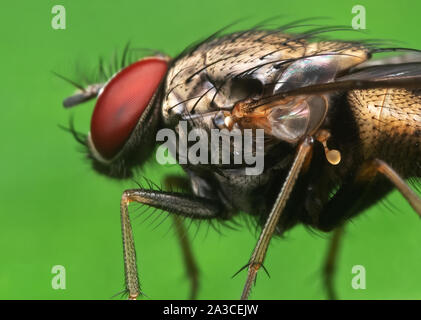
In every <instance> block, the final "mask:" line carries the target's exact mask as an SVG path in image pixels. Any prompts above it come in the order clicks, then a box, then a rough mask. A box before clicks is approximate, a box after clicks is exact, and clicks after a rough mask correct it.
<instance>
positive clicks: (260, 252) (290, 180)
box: [241, 137, 313, 300]
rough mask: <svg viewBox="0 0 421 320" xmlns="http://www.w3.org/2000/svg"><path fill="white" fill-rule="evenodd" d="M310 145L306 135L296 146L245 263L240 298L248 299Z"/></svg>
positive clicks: (311, 141)
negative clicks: (255, 242) (270, 208)
mask: <svg viewBox="0 0 421 320" xmlns="http://www.w3.org/2000/svg"><path fill="white" fill-rule="evenodd" d="M312 146H313V138H312V137H307V138H306V139H305V140H304V141H303V142H302V143H301V144H300V145H299V147H298V152H297V155H296V156H295V159H294V162H293V164H292V167H291V169H290V171H289V172H288V175H287V177H286V180H285V183H284V185H283V186H282V189H281V192H280V193H279V195H278V197H277V199H276V201H275V204H274V206H273V208H272V211H271V212H270V214H269V217H268V219H267V220H266V223H265V226H264V227H263V230H262V232H261V234H260V237H259V240H258V241H257V244H256V247H255V249H254V251H253V254H252V255H251V258H250V260H249V262H248V264H247V266H248V273H247V280H246V283H245V285H244V289H243V293H242V294H241V299H242V300H245V299H248V296H249V294H250V291H251V287H252V285H253V283H254V282H255V280H256V276H257V271H258V270H259V269H260V267H262V266H263V261H264V259H265V256H266V252H267V249H268V246H269V243H270V240H271V238H272V235H273V233H274V231H275V228H276V226H277V224H278V221H279V217H280V216H281V213H282V210H283V209H284V207H285V205H286V202H287V200H288V198H289V195H290V194H291V191H292V189H293V187H294V184H295V182H296V180H297V178H298V176H299V174H300V171H301V167H302V165H303V163H304V161H305V160H306V158H307V155H308V154H309V153H310V151H311V150H312Z"/></svg>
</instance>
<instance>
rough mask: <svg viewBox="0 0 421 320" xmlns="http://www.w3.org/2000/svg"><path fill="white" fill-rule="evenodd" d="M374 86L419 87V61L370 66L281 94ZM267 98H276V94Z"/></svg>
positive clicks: (289, 94) (317, 92)
mask: <svg viewBox="0 0 421 320" xmlns="http://www.w3.org/2000/svg"><path fill="white" fill-rule="evenodd" d="M374 88H404V89H418V88H421V62H412V63H402V64H388V65H378V66H371V67H367V68H364V69H360V70H357V71H355V72H353V73H350V74H347V75H345V76H342V77H339V78H336V79H335V81H333V82H329V83H321V84H315V85H309V86H306V87H301V88H298V89H293V90H290V91H286V92H282V96H295V95H302V94H320V93H327V92H332V91H348V90H355V89H374ZM278 96H279V95H278ZM268 99H269V100H272V99H273V100H276V96H272V97H269V98H268Z"/></svg>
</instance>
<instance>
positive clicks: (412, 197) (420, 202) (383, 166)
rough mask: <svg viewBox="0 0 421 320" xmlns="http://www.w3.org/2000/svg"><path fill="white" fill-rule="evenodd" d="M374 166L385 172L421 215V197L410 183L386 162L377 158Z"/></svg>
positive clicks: (382, 172)
mask: <svg viewBox="0 0 421 320" xmlns="http://www.w3.org/2000/svg"><path fill="white" fill-rule="evenodd" d="M374 167H375V168H376V170H377V172H379V173H381V174H383V175H384V176H385V177H386V178H387V179H389V181H390V182H392V183H393V185H394V186H395V187H396V188H397V189H398V190H399V192H400V193H401V194H402V195H403V196H404V197H405V199H406V200H407V201H408V203H409V204H410V205H411V207H412V208H413V209H414V210H415V212H416V213H418V215H419V216H420V217H421V199H420V197H419V196H418V195H417V194H416V193H415V192H414V191H413V190H412V189H411V188H410V187H409V186H408V184H407V183H406V182H405V181H404V180H403V179H402V178H401V177H400V176H399V174H397V173H396V171H395V170H393V169H392V167H390V166H389V165H388V164H387V163H386V162H384V161H382V160H380V159H375V160H374Z"/></svg>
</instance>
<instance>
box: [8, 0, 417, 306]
mask: <svg viewBox="0 0 421 320" xmlns="http://www.w3.org/2000/svg"><path fill="white" fill-rule="evenodd" d="M56 4H61V5H64V6H65V8H66V24H67V28H66V29H65V30H53V29H52V27H51V19H52V17H53V15H52V13H51V9H52V7H53V5H56ZM357 4H361V5H364V6H365V8H366V14H367V31H368V33H367V35H364V36H363V37H365V36H366V37H367V38H387V39H397V40H400V41H402V46H407V47H415V48H421V37H420V35H419V30H420V28H419V27H420V18H419V12H420V10H421V3H420V2H419V1H415V0H414V1H406V0H400V1H381V0H379V1H356V0H354V1H340V2H339V1H337V2H333V1H330V0H318V1H307V0H300V1H290V0H288V1H285V0H275V1H253V0H241V1H226V0H212V1H193V0H191V1H181V0H177V1H175V0H172V1H163V0H161V1H118V2H117V1H115V2H111V1H98V0H96V1H93V0H92V1H81V0H72V1H63V0H61V1H59V0H57V1H19V2H3V3H2V5H1V6H2V9H1V10H0V24H1V25H0V33H1V43H2V45H1V46H2V48H3V49H2V50H1V52H2V53H1V55H2V59H1V61H2V67H1V70H2V77H1V78H0V82H1V84H0V92H1V94H0V96H1V104H2V108H1V110H2V111H1V113H0V114H1V124H2V125H1V127H0V134H1V137H2V142H1V150H2V156H1V158H0V166H1V168H2V172H1V184H0V197H1V202H0V210H1V215H0V219H1V220H0V221H1V222H0V228H1V230H0V248H1V250H0V252H1V263H0V298H1V299H108V298H110V297H111V296H112V295H113V294H115V293H117V292H118V291H120V290H121V289H122V288H123V281H124V277H123V259H122V245H121V236H120V217H119V201H120V196H121V193H122V191H123V190H124V189H125V188H128V187H134V186H135V184H134V183H133V182H132V181H126V182H116V181H110V180H108V179H106V178H104V177H101V176H99V175H97V174H96V173H94V172H93V171H92V170H91V168H90V164H89V163H88V162H87V161H86V160H84V156H83V154H82V153H80V152H78V146H77V143H76V142H75V141H74V139H73V138H72V137H71V136H70V135H69V134H68V133H66V132H64V131H62V130H60V129H59V128H58V125H59V124H63V125H66V124H67V123H68V118H69V116H70V114H73V115H74V116H75V119H76V127H77V129H78V130H80V131H82V132H87V131H88V130H89V119H90V115H91V112H92V107H93V103H89V104H86V105H82V106H80V107H78V108H76V109H74V110H71V111H68V110H64V109H63V108H62V107H61V101H62V99H63V98H64V97H66V96H68V95H69V94H71V93H72V92H73V90H74V89H73V88H72V87H71V86H69V85H68V84H67V83H65V82H63V81H62V80H60V79H58V78H57V77H55V76H53V75H52V73H51V71H52V70H53V71H56V72H59V73H62V74H64V75H67V76H69V77H72V76H73V75H74V74H75V68H76V67H77V66H79V65H82V66H85V67H86V69H87V70H91V69H93V68H95V67H96V66H97V63H98V57H99V56H100V55H102V56H106V57H110V56H111V55H112V53H113V51H114V50H115V49H120V50H121V49H122V48H123V47H124V45H125V43H126V42H127V41H128V40H131V43H132V44H133V45H134V46H138V47H146V48H156V49H160V50H163V51H164V52H167V53H168V54H170V55H175V54H177V53H178V52H180V51H181V50H182V49H184V48H185V47H186V46H187V45H189V44H190V43H192V42H194V41H196V40H198V39H202V38H204V37H206V36H208V35H209V34H211V33H213V32H214V31H215V30H217V29H219V28H221V27H222V26H225V25H227V24H229V23H231V22H233V21H235V20H237V19H238V18H246V20H245V21H244V22H243V23H240V25H239V27H238V28H247V27H250V26H252V25H254V24H255V23H256V22H258V21H260V20H263V19H266V18H268V17H272V16H274V15H283V16H284V18H282V19H278V21H279V22H280V23H282V22H284V23H285V22H288V21H291V20H294V19H299V18H306V17H314V16H328V17H331V20H327V21H326V22H327V23H329V24H342V25H349V24H350V23H351V20H352V17H353V14H352V13H351V9H352V7H353V6H354V5H357ZM332 36H335V37H338V38H342V39H346V37H347V36H349V34H348V35H347V33H336V34H332ZM168 172H180V169H179V168H177V167H171V168H164V167H160V166H158V165H151V166H148V167H147V170H146V171H145V172H144V174H145V175H146V176H147V177H149V178H151V179H153V180H154V181H155V182H159V181H160V180H161V178H162V177H163V176H164V174H165V173H168ZM387 200H388V201H389V202H390V203H393V205H394V207H395V210H394V211H391V210H390V209H388V207H387V206H386V205H384V204H379V205H376V206H375V207H373V208H371V209H370V210H368V211H367V212H365V213H364V214H363V215H362V216H360V217H359V218H357V219H355V220H354V221H353V222H352V223H351V224H349V225H348V227H347V230H346V236H345V239H344V242H343V247H342V250H341V253H340V258H339V270H338V273H337V291H338V294H339V297H340V298H348V299H389V298H398V299H401V298H406V299H419V298H421V273H420V270H421V249H420V244H421V221H419V218H418V217H417V215H416V214H415V213H414V212H413V210H412V209H411V208H410V207H409V205H407V204H406V202H405V201H403V199H402V197H401V196H400V195H399V194H397V193H396V192H394V193H392V194H391V195H390V196H389V197H388V199H387ZM142 219H143V218H141V219H138V220H135V226H134V232H135V241H136V245H137V251H138V263H139V268H140V272H141V282H142V287H143V289H144V291H145V293H146V294H147V295H148V296H149V297H150V298H152V299H184V298H186V297H187V296H188V282H187V279H186V277H185V274H184V269H183V264H182V260H181V256H180V250H179V247H178V243H177V240H176V238H175V236H174V234H173V232H168V230H169V228H170V226H171V220H170V219H168V220H167V221H165V222H164V223H163V224H161V225H160V226H159V227H157V228H155V227H156V225H157V224H158V223H159V221H160V220H158V221H156V222H155V223H152V224H151V221H152V219H150V220H148V221H146V222H144V223H142V222H141V220H142ZM206 231H207V228H206V227H205V228H201V229H200V230H199V232H198V234H197V236H196V237H195V239H194V242H193V248H194V251H195V253H196V256H197V260H198V262H199V266H200V271H201V291H200V295H199V297H200V298H202V299H205V298H207V299H219V298H221V299H237V298H239V296H240V293H241V290H242V286H243V282H244V280H245V275H246V273H245V272H243V273H241V274H240V275H239V276H237V277H236V278H234V279H231V276H232V274H233V273H234V272H236V271H237V270H238V269H239V268H240V267H241V266H243V265H244V264H245V263H246V262H247V260H248V258H249V255H250V253H251V251H252V249H253V246H254V244H255V240H256V235H255V234H254V232H253V231H250V230H248V229H247V228H246V227H244V228H242V229H240V230H239V231H232V230H229V229H224V230H223V235H219V234H218V233H217V232H215V231H214V230H213V229H210V230H209V232H206ZM194 233H195V228H194V227H192V229H191V230H190V234H191V235H193V234H194ZM327 239H328V235H315V234H312V233H310V232H308V231H306V230H305V229H304V228H303V227H297V228H295V229H293V230H292V231H290V232H289V233H288V234H287V236H286V238H285V239H283V240H280V239H276V240H275V241H272V244H271V246H270V249H269V254H268V256H267V259H266V263H265V265H266V267H267V269H268V270H269V272H270V274H271V278H270V279H269V278H268V277H267V276H266V275H265V274H264V273H262V274H261V275H260V276H259V279H258V283H257V287H256V288H255V290H254V292H253V294H252V298H254V299H324V298H325V294H324V291H323V287H322V281H321V263H322V261H323V257H324V255H325V250H326V246H327ZM54 265H63V266H64V267H65V268H66V287H67V288H66V290H54V289H52V286H51V279H52V277H53V275H52V274H51V269H52V267H53V266H54ZM353 265H363V266H365V268H366V270H367V289H366V290H353V289H352V287H351V279H352V277H353V275H352V273H351V269H352V266H353Z"/></svg>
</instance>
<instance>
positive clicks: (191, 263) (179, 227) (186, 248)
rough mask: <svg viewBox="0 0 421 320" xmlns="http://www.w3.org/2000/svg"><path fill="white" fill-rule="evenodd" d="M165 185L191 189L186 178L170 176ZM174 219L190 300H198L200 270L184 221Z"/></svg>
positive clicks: (175, 217) (177, 217)
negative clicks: (187, 280)
mask: <svg viewBox="0 0 421 320" xmlns="http://www.w3.org/2000/svg"><path fill="white" fill-rule="evenodd" d="M164 183H165V186H166V187H167V188H169V189H170V190H171V188H173V187H179V188H180V189H183V190H186V189H189V187H190V185H189V180H188V179H187V178H185V177H178V176H168V177H166V178H165V181H164ZM172 218H173V222H174V227H175V231H176V235H177V238H178V241H179V243H180V247H181V251H182V253H183V260H184V265H185V267H186V271H187V277H188V278H189V280H190V300H195V299H197V293H198V291H199V268H198V266H197V262H196V259H195V257H194V254H193V250H192V247H191V244H190V240H189V237H188V234H187V230H186V228H185V226H184V223H183V220H182V219H181V218H180V217H179V216H176V215H174V216H173V217H172Z"/></svg>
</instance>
